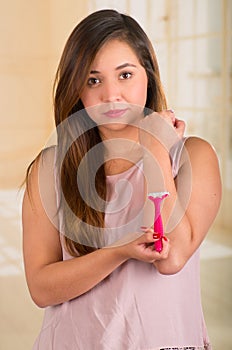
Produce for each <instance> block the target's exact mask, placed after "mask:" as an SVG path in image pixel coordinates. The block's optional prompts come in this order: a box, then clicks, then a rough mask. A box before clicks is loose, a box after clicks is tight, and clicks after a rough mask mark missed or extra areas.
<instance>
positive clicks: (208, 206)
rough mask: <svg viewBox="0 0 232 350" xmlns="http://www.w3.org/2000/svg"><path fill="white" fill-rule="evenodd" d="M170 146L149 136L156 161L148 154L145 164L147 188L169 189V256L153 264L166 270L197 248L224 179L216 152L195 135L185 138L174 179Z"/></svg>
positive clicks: (176, 266)
mask: <svg viewBox="0 0 232 350" xmlns="http://www.w3.org/2000/svg"><path fill="white" fill-rule="evenodd" d="M170 125H171V124H169V127H170ZM164 134H165V133H164ZM164 134H163V135H164ZM173 140H174V138H173ZM147 142H148V141H147V140H146V145H148V143H147ZM151 145H152V146H151ZM167 149H168V147H165V146H164V144H162V143H161V142H159V141H157V139H154V138H153V140H150V143H149V150H150V152H151V153H153V157H154V158H153V164H152V157H151V156H149V157H146V156H145V159H144V162H145V165H144V167H145V172H146V174H145V175H146V177H147V183H148V184H147V186H148V192H150V191H152V192H154V191H164V190H165V191H169V192H170V196H169V197H167V198H166V199H165V200H164V204H163V208H162V217H163V220H164V224H165V231H166V232H167V233H168V238H169V239H170V246H171V248H170V252H169V255H168V257H167V259H166V260H162V261H161V260H160V261H158V260H157V261H155V262H154V265H155V266H156V267H157V269H158V270H159V271H160V272H161V273H163V274H173V273H176V272H178V271H180V270H181V269H182V267H183V266H184V265H185V263H186V262H187V261H188V259H189V258H190V257H191V255H192V254H193V253H194V252H195V251H196V249H197V248H198V247H199V245H200V244H201V242H202V241H203V239H204V237H205V235H206V234H207V232H208V230H209V228H210V226H211V224H212V222H213V221H214V219H215V217H216V215H217V212H218V209H219V205H220V200H221V180H220V172H219V165H218V159H217V156H216V154H215V151H214V150H213V148H212V147H211V145H210V144H209V143H208V142H206V141H204V140H202V139H199V138H196V137H191V138H189V139H187V140H186V142H185V147H184V151H183V155H182V159H181V166H180V169H179V172H178V175H177V177H176V179H175V181H174V179H173V175H172V167H171V162H170V157H169V153H168V151H167ZM158 169H161V170H162V171H161V172H160V171H158ZM154 173H157V174H161V176H160V177H161V179H160V181H158V183H159V184H160V186H162V188H157V187H156V186H157V183H154V178H156V176H154V175H153V174H154ZM149 205H150V204H148V206H149ZM150 221H151V220H150Z"/></svg>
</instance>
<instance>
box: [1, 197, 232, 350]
mask: <svg viewBox="0 0 232 350" xmlns="http://www.w3.org/2000/svg"><path fill="white" fill-rule="evenodd" d="M20 205H21V195H18V196H17V195H16V192H15V191H0V280H1V284H0V286H1V287H0V315H1V317H0V350H16V349H17V350H31V348H32V344H33V341H34V339H35V337H36V335H37V333H38V331H39V329H40V325H41V321H42V316H43V310H40V309H38V308H37V307H36V306H35V305H34V304H33V303H32V301H31V299H30V296H29V294H28V291H27V287H26V282H25V278H24V272H23V264H22V251H21V239H22V236H21V222H20V214H21V213H20ZM201 256H202V259H201V278H202V299H203V307H204V312H205V319H206V323H207V326H208V331H209V335H210V338H211V341H212V343H213V349H214V350H231V349H232V278H231V277H232V233H228V232H223V231H222V230H220V231H218V230H216V229H214V230H211V232H210V233H209V235H208V238H207V240H206V241H205V242H204V244H203V246H202V253H201ZM190 302H191V300H190ZM190 322H191V320H190ZM86 350H87V349H86ZM88 350H89V349H88Z"/></svg>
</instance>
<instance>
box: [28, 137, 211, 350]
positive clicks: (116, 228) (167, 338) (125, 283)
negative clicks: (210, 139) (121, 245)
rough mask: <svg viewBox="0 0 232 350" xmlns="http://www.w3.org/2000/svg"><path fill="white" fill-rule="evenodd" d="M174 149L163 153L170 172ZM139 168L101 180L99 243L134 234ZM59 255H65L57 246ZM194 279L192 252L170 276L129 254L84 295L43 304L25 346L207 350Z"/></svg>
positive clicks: (137, 227)
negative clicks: (33, 336) (104, 194)
mask: <svg viewBox="0 0 232 350" xmlns="http://www.w3.org/2000/svg"><path fill="white" fill-rule="evenodd" d="M181 147H182V143H180V145H178V146H177V147H176V148H175V149H174V150H173V152H172V155H171V156H172V165H173V176H174V177H175V176H176V174H177V172H178V162H179V156H180V152H181ZM142 167H143V164H142V161H140V162H139V163H138V164H136V165H135V166H133V167H132V168H130V169H129V170H127V171H126V172H124V173H122V174H118V175H113V176H109V177H107V186H108V200H109V205H108V207H107V210H106V216H105V223H106V245H108V244H111V243H114V242H115V240H120V239H122V238H124V236H125V235H126V234H127V232H135V231H140V226H141V215H140V212H141V208H140V205H141V204H140V203H142V202H143V200H142V198H143V197H142V196H143V195H144V192H143V172H142ZM116 184H117V185H116ZM115 185H116V190H117V191H116V192H115V191H114V190H115ZM128 198H130V200H129V201H128ZM132 204H133V205H132ZM61 242H62V239H61ZM63 258H64V260H65V259H70V258H71V256H69V255H68V253H67V252H66V251H65V248H64V247H63ZM199 276H200V274H199V250H197V251H196V252H195V253H194V254H193V256H192V257H191V258H190V259H189V261H188V262H187V263H186V265H185V266H184V268H183V269H182V270H181V271H180V272H178V273H177V274H175V275H162V274H160V273H159V272H158V271H157V270H156V269H155V267H154V266H153V265H152V264H148V263H143V262H140V261H137V260H133V259H131V260H129V261H127V262H126V263H124V264H123V265H121V266H120V267H118V268H117V269H116V270H115V271H114V272H113V273H111V274H110V275H109V276H108V277H107V278H105V279H104V280H103V281H102V282H100V283H99V284H98V285H97V286H96V287H94V288H92V289H91V290H90V291H88V292H86V293H85V294H83V295H81V296H79V297H77V298H75V299H73V300H71V301H68V302H65V303H63V304H61V305H57V306H52V307H48V308H46V310H45V316H44V321H43V326H42V329H41V332H40V334H39V336H38V338H37V340H36V342H35V345H34V347H33V349H34V350H38V349H40V350H65V349H67V350H160V349H162V350H164V349H169V350H171V349H175V350H178V349H181V350H187V349H189V350H193V349H194V350H203V349H207V350H209V349H211V346H210V344H209V339H208V336H207V331H206V327H205V322H204V317H203V313H202V306H201V295H200V277H199Z"/></svg>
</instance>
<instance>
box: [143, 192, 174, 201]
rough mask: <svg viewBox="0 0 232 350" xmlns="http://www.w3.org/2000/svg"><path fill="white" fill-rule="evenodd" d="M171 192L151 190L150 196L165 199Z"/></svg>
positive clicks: (150, 197)
mask: <svg viewBox="0 0 232 350" xmlns="http://www.w3.org/2000/svg"><path fill="white" fill-rule="evenodd" d="M169 194H170V193H169V192H167V191H164V192H150V193H148V198H149V199H154V198H160V199H163V198H165V197H167V196H169Z"/></svg>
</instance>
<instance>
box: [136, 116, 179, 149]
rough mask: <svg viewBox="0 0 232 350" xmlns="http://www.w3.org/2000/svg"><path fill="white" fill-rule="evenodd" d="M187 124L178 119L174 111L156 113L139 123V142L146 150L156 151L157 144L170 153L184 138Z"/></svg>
mask: <svg viewBox="0 0 232 350" xmlns="http://www.w3.org/2000/svg"><path fill="white" fill-rule="evenodd" d="M184 131H185V122H184V121H183V120H180V119H177V118H176V117H175V113H174V112H173V111H172V110H166V111H162V112H159V113H157V112H154V113H152V114H150V115H148V116H146V117H145V118H143V119H141V120H140V122H139V141H140V144H141V145H142V146H143V147H144V148H145V149H146V150H151V149H154V146H155V145H156V144H157V142H158V143H159V144H160V143H161V144H162V145H163V146H164V147H165V148H166V149H167V151H168V152H169V151H170V149H171V147H172V146H173V145H174V144H175V143H176V142H178V141H179V140H180V139H182V137H183V136H184Z"/></svg>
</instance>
